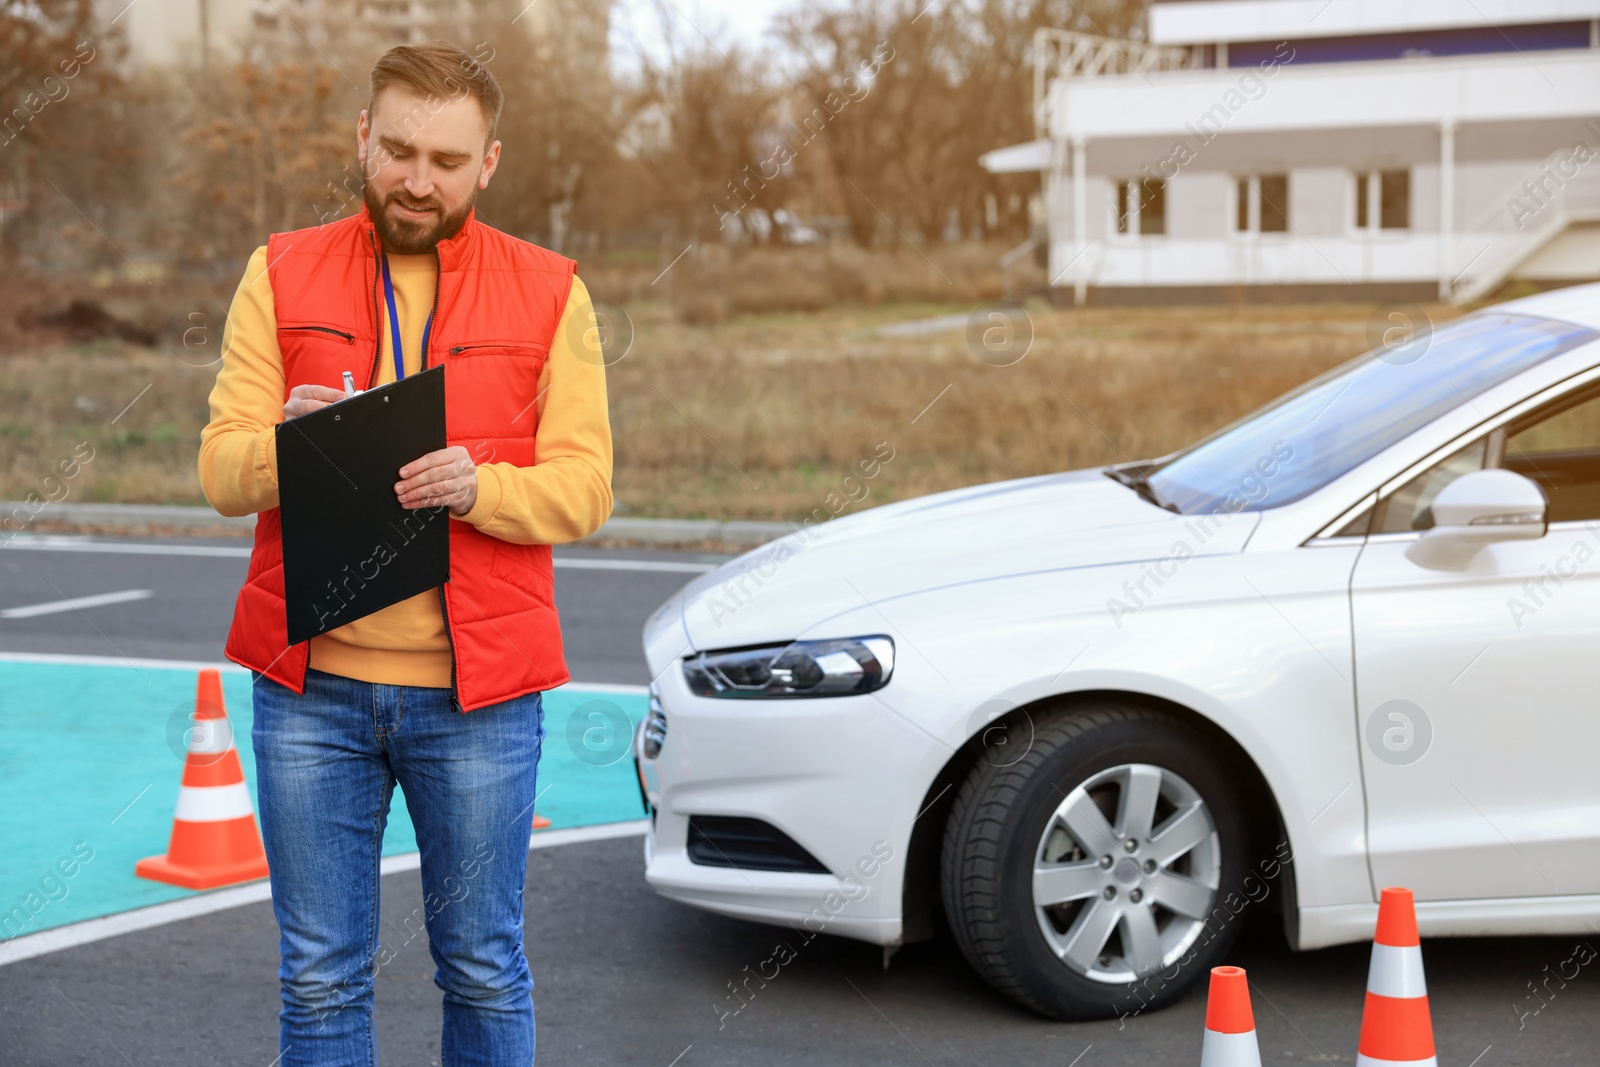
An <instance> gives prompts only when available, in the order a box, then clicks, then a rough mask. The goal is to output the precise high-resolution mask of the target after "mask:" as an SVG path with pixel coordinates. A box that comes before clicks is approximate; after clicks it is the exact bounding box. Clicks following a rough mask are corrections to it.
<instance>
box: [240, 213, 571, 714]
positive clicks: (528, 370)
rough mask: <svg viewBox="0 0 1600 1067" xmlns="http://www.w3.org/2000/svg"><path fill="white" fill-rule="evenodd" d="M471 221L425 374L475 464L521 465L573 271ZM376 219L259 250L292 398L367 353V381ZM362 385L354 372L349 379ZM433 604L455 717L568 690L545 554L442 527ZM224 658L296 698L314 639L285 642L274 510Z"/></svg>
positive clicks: (330, 380)
mask: <svg viewBox="0 0 1600 1067" xmlns="http://www.w3.org/2000/svg"><path fill="white" fill-rule="evenodd" d="M476 215H477V213H476V211H474V212H473V213H472V214H471V215H469V216H468V218H467V221H466V223H465V224H464V225H463V226H462V227H461V230H460V231H459V232H458V233H457V234H456V235H455V236H454V237H452V238H450V239H449V240H447V241H442V242H440V244H439V246H438V250H437V253H436V255H437V259H438V283H437V286H436V288H435V290H434V316H433V331H432V333H431V334H430V336H429V338H428V344H427V350H426V351H425V352H423V354H422V365H423V367H424V368H426V367H434V366H438V365H440V364H443V365H444V368H445V372H444V373H445V424H446V436H447V438H448V440H449V443H450V444H452V445H463V446H465V447H466V449H467V451H468V453H469V454H470V455H472V457H473V458H474V459H476V460H477V461H478V462H480V463H484V462H489V461H490V460H491V459H493V460H494V461H496V462H510V463H515V464H518V465H520V466H524V467H527V466H532V465H533V462H534V448H533V437H534V431H535V429H536V428H537V423H538V411H537V406H536V405H535V403H534V401H535V400H536V399H537V393H538V382H539V372H540V370H541V369H543V367H544V361H545V359H546V358H547V357H548V356H549V353H550V342H551V339H552V337H553V335H554V334H555V330H556V325H557V324H558V323H559V322H560V320H561V313H562V310H563V309H564V308H565V307H566V303H567V294H568V292H569V291H570V290H571V288H572V276H573V270H574V267H575V264H574V263H573V262H572V261H571V260H569V259H565V258H563V257H561V256H558V255H556V254H555V253H554V252H550V251H548V250H546V249H543V248H540V247H538V246H537V245H532V244H529V243H527V242H526V241H519V240H517V239H516V238H514V237H510V236H508V235H506V234H503V233H501V232H500V231H498V230H495V229H492V228H491V227H489V226H486V225H484V224H483V223H481V222H479V221H478V220H477V217H476ZM377 252H378V238H377V235H376V233H375V232H374V230H373V227H372V219H371V216H370V215H368V214H367V211H366V209H365V208H363V209H362V211H361V214H359V215H356V216H352V217H351V218H348V219H343V220H340V221H339V222H333V223H328V224H327V225H325V226H318V227H313V228H311V229H306V230H296V231H294V232H293V233H280V234H274V235H273V236H272V237H271V238H269V239H268V241H267V274H268V277H269V279H270V283H271V285H272V298H273V302H274V304H275V306H276V310H277V320H278V347H279V349H280V350H281V351H282V353H283V370H284V387H285V390H286V391H285V395H284V399H286V400H287V399H288V394H287V390H289V389H293V388H294V387H295V386H297V385H302V384H306V383H311V384H317V385H326V386H331V387H333V388H335V389H337V388H340V372H341V371H344V370H348V369H351V368H352V367H353V366H357V365H359V362H360V361H361V360H362V359H364V358H367V355H366V354H367V353H369V352H370V353H371V357H370V359H371V365H372V369H371V370H370V371H369V372H368V374H367V387H368V388H371V387H372V386H374V385H376V384H377V379H378V356H379V353H380V351H381V345H380V340H379V339H380V336H381V335H380V326H379V323H380V322H382V321H384V320H383V317H382V316H383V314H384V312H382V311H380V308H381V305H382V300H383V296H382V290H381V288H380V283H379V274H378V259H377ZM358 377H359V375H358ZM439 609H440V611H442V612H443V613H444V619H445V629H446V632H447V633H448V634H449V637H450V654H451V660H450V668H451V669H450V683H451V689H452V690H453V697H452V699H453V700H454V701H455V702H456V703H455V707H456V708H457V709H458V710H460V711H463V712H467V711H472V710H474V709H475V708H481V707H485V706H486V705H489V704H496V703H499V702H500V701H503V700H510V699H511V698H513V697H517V696H521V695H523V694H525V693H531V692H534V691H535V690H544V689H549V688H551V687H553V686H557V685H560V684H561V683H563V682H565V681H567V679H568V674H567V666H566V660H565V658H564V657H563V656H562V651H561V626H560V622H559V620H558V619H557V617H556V607H555V596H554V592H553V584H552V580H551V559H550V546H549V545H517V544H512V543H510V542H508V541H501V540H500V539H498V538H495V537H490V536H489V535H487V534H484V533H480V532H478V529H477V527H475V526H473V525H472V524H471V523H467V522H462V521H460V520H459V519H452V520H451V521H450V580H449V581H448V582H446V583H445V584H444V585H443V586H441V587H440V593H439ZM226 655H227V657H228V658H229V659H230V660H232V661H233V662H235V663H238V664H240V665H241V666H244V667H248V668H250V669H251V670H253V671H256V672H258V673H261V674H265V675H266V676H267V677H269V678H271V679H273V680H274V681H276V682H280V683H282V684H283V685H286V686H288V687H289V688H290V689H293V690H294V691H295V692H296V693H303V692H304V691H305V677H306V668H307V666H308V664H309V661H310V645H309V642H301V643H300V644H297V645H294V646H292V647H291V646H289V645H288V628H287V625H286V623H285V621H284V595H283V544H282V538H281V535H280V526H279V516H278V509H276V508H273V509H272V510H270V511H263V512H261V514H260V515H259V516H258V517H257V519H256V540H255V549H254V550H253V551H252V552H251V554H250V571H249V575H248V577H247V578H246V579H245V584H244V587H243V588H242V589H240V590H239V599H238V601H237V603H236V604H235V606H234V612H233V626H232V628H231V629H230V630H229V632H228V643H227V648H226Z"/></svg>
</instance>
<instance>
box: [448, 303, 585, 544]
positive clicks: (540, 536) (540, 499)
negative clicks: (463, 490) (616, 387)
mask: <svg viewBox="0 0 1600 1067" xmlns="http://www.w3.org/2000/svg"><path fill="white" fill-rule="evenodd" d="M594 321H595V320H594V307H593V304H592V303H591V301H590V299H589V291H588V289H587V288H586V287H585V286H584V284H583V282H581V281H579V280H578V279H577V278H576V277H574V278H573V279H572V291H571V293H569V294H568V296H567V306H566V310H565V311H564V312H563V313H562V315H561V321H560V323H559V324H558V325H557V326H556V331H555V336H554V338H553V339H552V340H551V342H550V354H549V356H548V358H547V359H546V360H545V363H544V369H543V370H542V371H540V373H539V393H538V399H537V400H536V401H535V407H536V410H537V412H538V416H539V427H538V429H537V430H536V431H535V432H534V462H533V465H532V466H530V467H521V466H518V465H516V464H514V463H482V464H479V465H478V499H477V502H476V503H475V504H473V506H472V510H471V511H469V512H467V514H466V515H464V516H462V521H464V522H470V523H472V524H473V525H474V526H476V527H477V528H478V529H479V530H482V531H483V532H484V533H486V534H489V535H490V536H492V537H498V538H500V539H501V540H502V541H510V542H513V543H515V544H523V545H529V544H551V545H554V544H562V543H564V542H567V541H576V540H578V539H580V538H583V537H588V536H589V535H590V534H592V533H594V532H595V531H596V530H598V529H599V528H600V524H601V523H603V522H605V521H606V518H607V516H609V515H610V514H611V421H610V415H609V413H608V411H607V407H606V376H605V358H604V356H603V355H602V354H601V350H600V341H599V330H597V329H595V328H594V325H593V324H594Z"/></svg>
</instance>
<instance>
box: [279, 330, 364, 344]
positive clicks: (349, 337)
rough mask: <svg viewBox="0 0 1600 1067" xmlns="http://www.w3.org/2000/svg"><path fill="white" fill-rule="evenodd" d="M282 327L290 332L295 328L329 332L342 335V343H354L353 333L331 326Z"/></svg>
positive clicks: (338, 335)
mask: <svg viewBox="0 0 1600 1067" xmlns="http://www.w3.org/2000/svg"><path fill="white" fill-rule="evenodd" d="M282 328H283V329H284V330H286V331H288V332H290V333H292V332H294V331H296V330H315V331H316V332H317V333H331V334H333V335H334V336H335V337H343V338H344V343H345V344H347V345H353V344H355V343H356V335H355V334H353V333H345V332H344V331H343V330H335V329H334V328H333V327H332V326H284V327H282Z"/></svg>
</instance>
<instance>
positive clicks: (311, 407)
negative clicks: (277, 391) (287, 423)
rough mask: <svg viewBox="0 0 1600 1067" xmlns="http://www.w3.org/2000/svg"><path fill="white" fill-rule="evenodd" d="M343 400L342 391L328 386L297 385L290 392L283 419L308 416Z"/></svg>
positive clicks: (284, 407)
mask: <svg viewBox="0 0 1600 1067" xmlns="http://www.w3.org/2000/svg"><path fill="white" fill-rule="evenodd" d="M343 399H344V393H343V392H342V391H340V390H338V389H331V388H329V387H328V386H326V385H297V386H295V387H294V388H293V389H291V390H289V399H288V400H287V401H286V402H285V403H284V405H283V417H284V418H286V419H292V418H294V417H295V416H296V415H307V414H310V413H311V412H313V411H315V410H317V409H318V408H325V407H327V406H328V405H329V404H331V403H333V402H334V401H335V400H343Z"/></svg>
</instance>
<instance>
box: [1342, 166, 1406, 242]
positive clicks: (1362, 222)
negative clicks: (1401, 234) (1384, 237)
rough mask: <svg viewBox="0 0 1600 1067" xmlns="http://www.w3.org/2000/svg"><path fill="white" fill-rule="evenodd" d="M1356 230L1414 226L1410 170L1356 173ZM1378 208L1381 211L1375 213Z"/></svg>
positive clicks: (1395, 228) (1403, 228)
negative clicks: (1412, 222)
mask: <svg viewBox="0 0 1600 1067" xmlns="http://www.w3.org/2000/svg"><path fill="white" fill-rule="evenodd" d="M1355 186H1356V229H1358V230H1405V229H1409V228H1410V226H1411V172H1410V171H1409V170H1365V171H1356V173H1355ZM1374 205H1376V207H1377V210H1373V207H1374Z"/></svg>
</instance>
